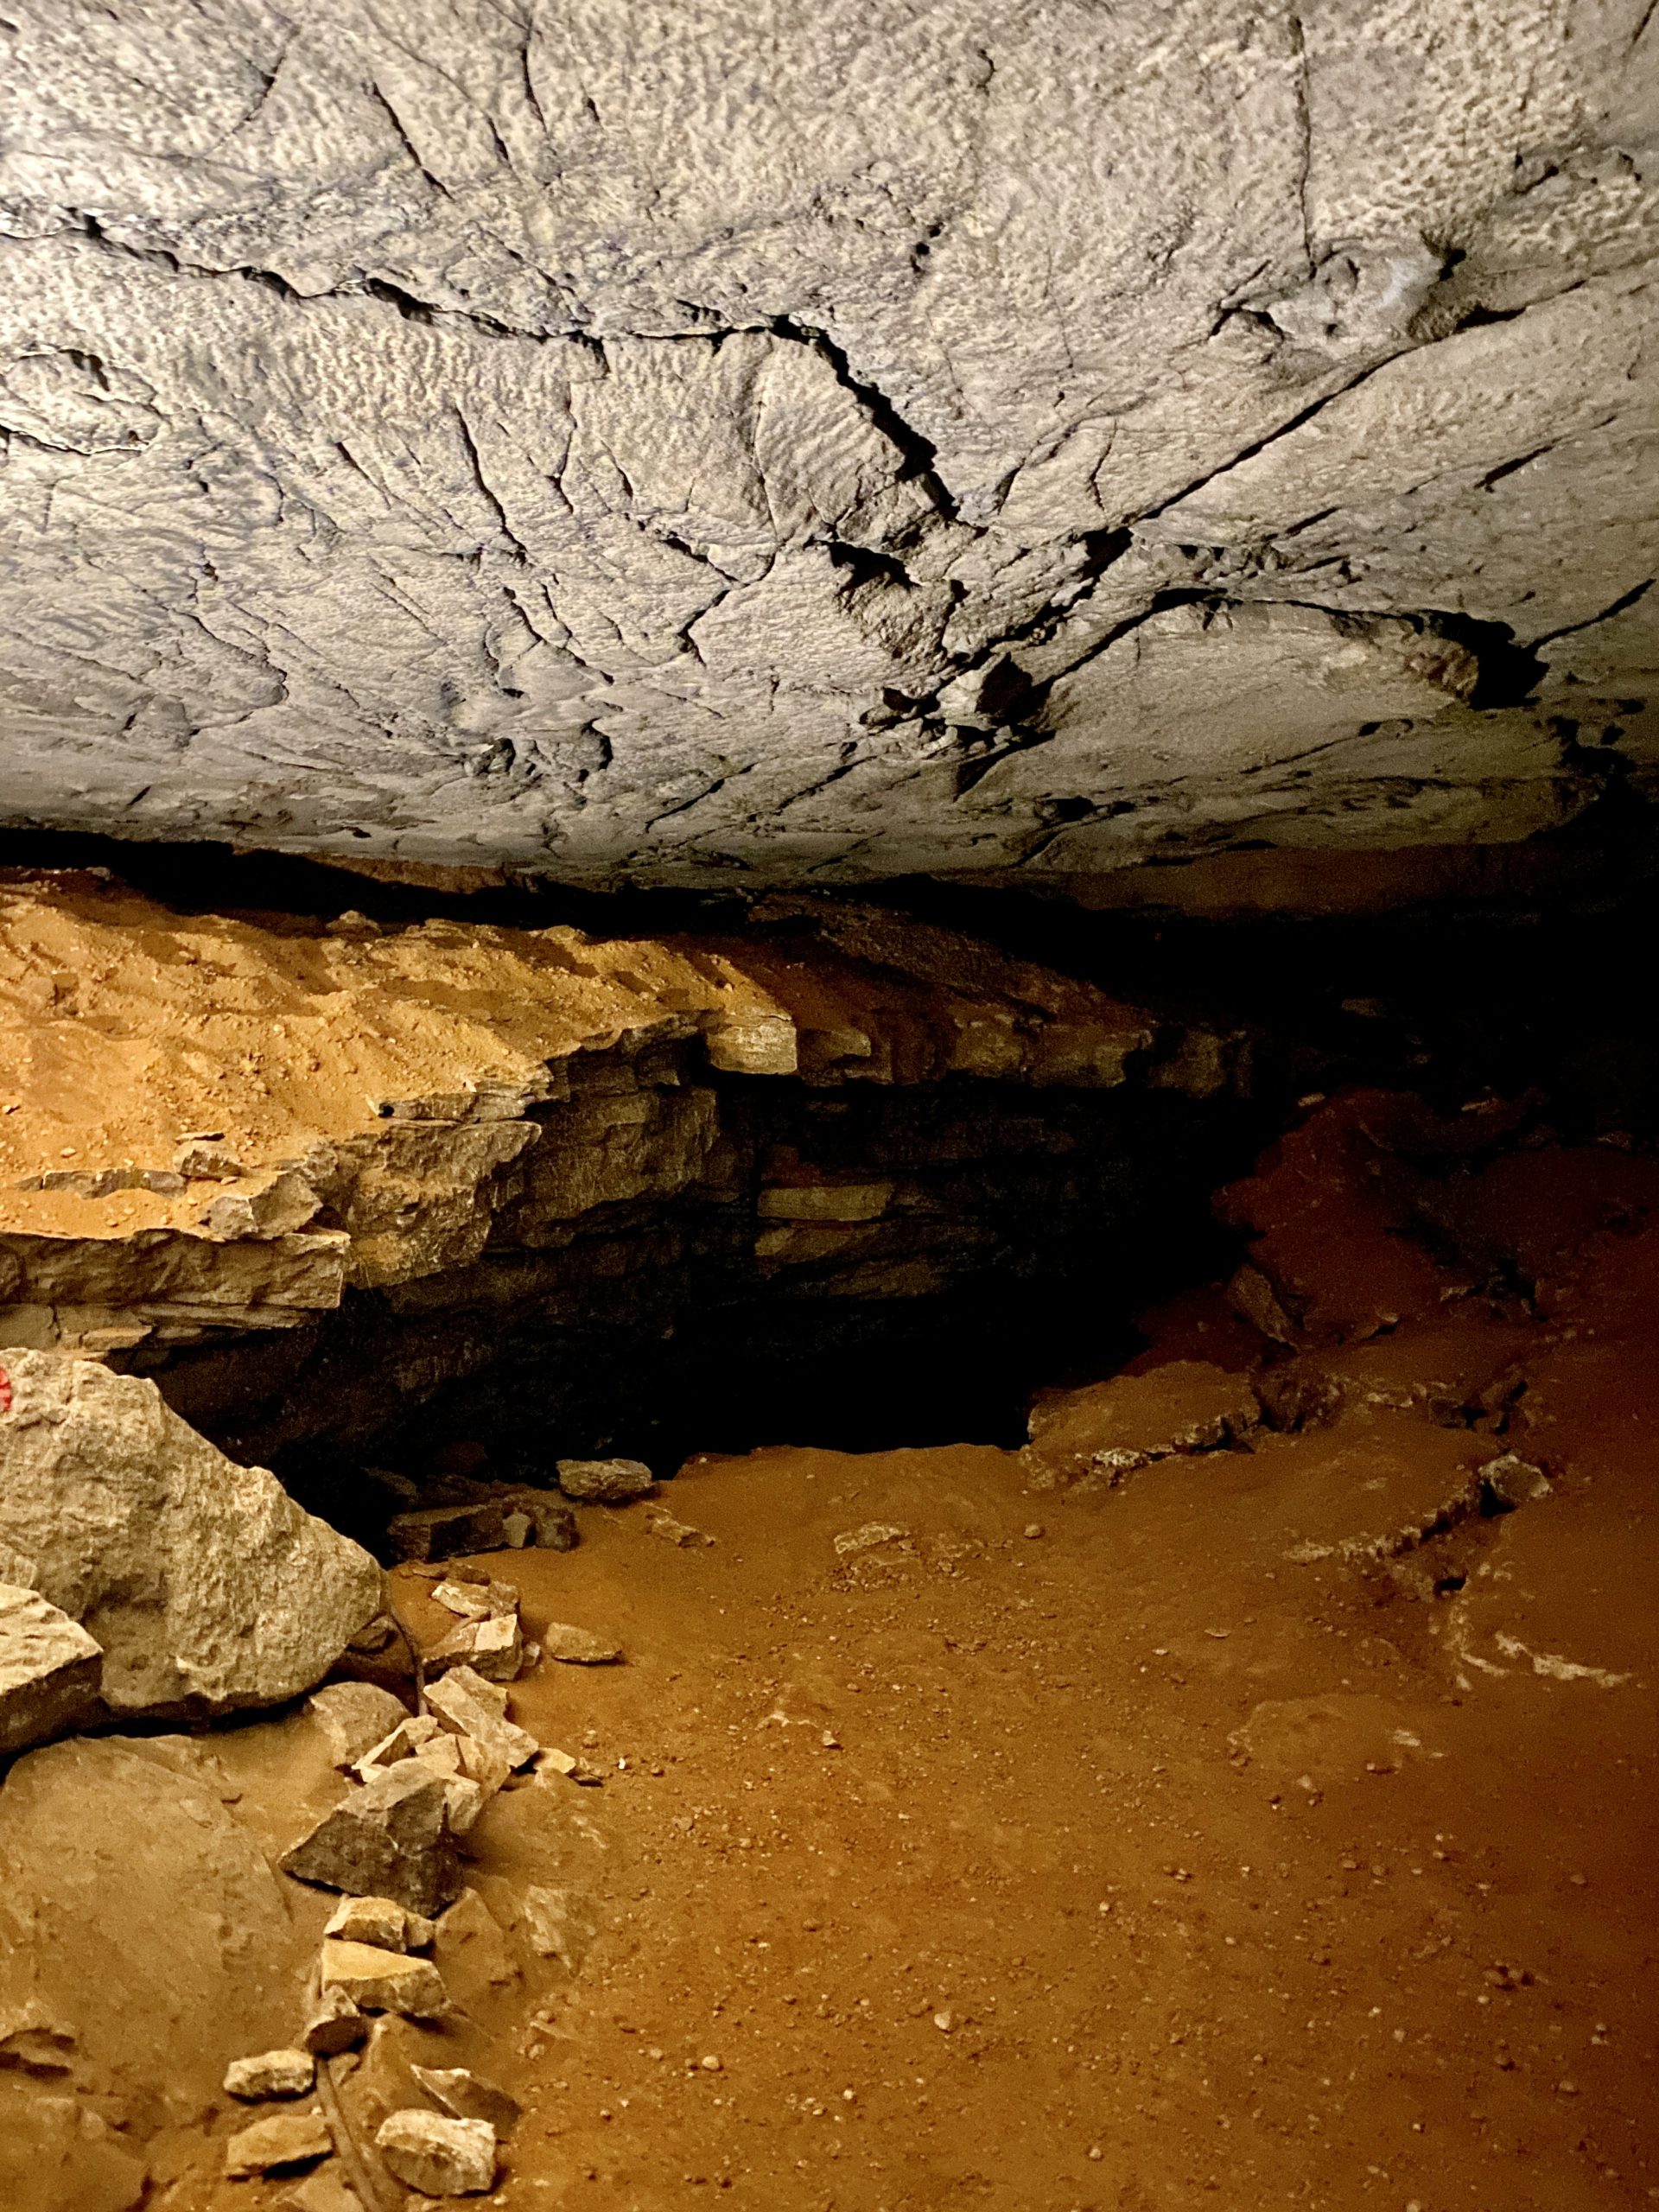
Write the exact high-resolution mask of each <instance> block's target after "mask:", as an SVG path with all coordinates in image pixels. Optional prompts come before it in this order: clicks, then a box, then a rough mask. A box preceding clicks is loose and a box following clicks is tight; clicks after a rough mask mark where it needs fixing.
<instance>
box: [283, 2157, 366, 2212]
mask: <svg viewBox="0 0 1659 2212" xmlns="http://www.w3.org/2000/svg"><path fill="white" fill-rule="evenodd" d="M277 2206H278V2208H279V2212H363V2200H362V2198H361V2197H360V2196H359V2195H358V2193H357V2191H356V2190H354V2189H352V2188H350V2187H348V2186H347V2184H346V2183H345V2182H343V2181H342V2180H341V2179H340V2176H339V2175H338V2174H337V2173H336V2172H335V2171H334V2169H333V2167H332V2166H323V2167H321V2168H320V2169H319V2171H317V2172H316V2173H314V2174H308V2175H307V2176H306V2177H305V2179H304V2180H303V2181H299V2182H296V2183H295V2184H294V2186H293V2187H292V2188H291V2189H289V2190H284V2191H283V2195H282V2196H279V2197H278V2198H277Z"/></svg>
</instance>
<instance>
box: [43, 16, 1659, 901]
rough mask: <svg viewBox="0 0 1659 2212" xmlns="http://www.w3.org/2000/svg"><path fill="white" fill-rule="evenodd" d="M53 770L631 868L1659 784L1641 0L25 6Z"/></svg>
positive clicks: (1520, 801) (1273, 823) (1214, 824)
mask: <svg viewBox="0 0 1659 2212" xmlns="http://www.w3.org/2000/svg"><path fill="white" fill-rule="evenodd" d="M0 52H3V66H0V271H3V275H0V769H3V774H0V818H3V819H4V820H5V821H6V822H8V823H12V824H24V825H30V826H35V827H47V828H71V829H95V830H106V831H114V832H117V833H118V834H120V835H123V836H143V837H157V838H177V839H190V838H213V839H226V838H228V839H231V840H232V841H235V842H241V843H245V844H252V845H261V846H267V847H274V848H278V849H286V850H289V851H296V852H305V853H314V854H321V855H352V856H354V857H357V858H363V859H397V860H401V861H424V862H434V863H442V864H446V865H455V864H469V863H470V864H478V865H485V866H493V867H500V866H509V867H512V868H527V869H531V870H538V871H543V872H545V873H547V874H551V875H554V876H556V877H559V878H563V879H566V880H572V881H592V882H598V883H615V882H629V881H632V882H640V883H670V884H682V885H690V886H702V885H711V886H712V885H719V884H721V883H733V884H739V885H741V884H745V883H754V884H757V885H759V884H766V883H779V882H795V883H806V882H821V883H826V884H833V883H836V882H849V881H855V880H861V879H865V880H868V879H869V878H872V877H881V876H892V875H894V874H899V873H904V872H909V871H926V872H933V873H938V874H987V873H991V872H995V873H997V874H1001V876H1003V877H1006V878H1008V879H1010V880H1021V881H1025V882H1027V883H1033V882H1041V881H1043V880H1049V881H1051V882H1054V881H1059V880H1065V879H1068V878H1076V877H1086V876H1091V875H1096V874H1101V873H1103V872H1106V871H1110V870H1113V869H1116V868H1122V867H1125V866H1127V865H1129V864H1132V863H1135V862H1138V861H1146V860H1149V859H1167V858H1170V857H1173V856H1182V855H1190V854H1200V853H1205V852H1210V851H1214V850H1217V849H1226V848H1229V847H1236V846H1240V845H1260V844H1263V843H1266V844H1269V845H1274V844H1276V845H1287V846H1293V847H1301V848H1325V849H1337V850H1338V851H1342V850H1353V849H1360V848H1367V847H1371V848H1399V847H1402V846H1412V845H1445V844H1457V843H1479V842H1506V841H1510V840H1514V839H1517V838H1522V837H1525V836H1531V835H1534V834H1535V833H1537V832H1540V831H1544V830H1548V829H1553V828H1555V827H1557V826H1558V825H1560V824H1562V823H1567V822H1569V821H1571V820H1573V819H1574V818H1575V817H1581V816H1583V815H1584V814H1585V813H1586V810H1589V809H1590V808H1592V806H1594V805H1596V804H1598V803H1599V802H1605V801H1606V799H1607V798H1609V795H1610V794H1611V793H1613V792H1622V793H1625V794H1632V795H1634V800H1635V803H1637V804H1640V803H1641V802H1642V801H1643V798H1644V797H1645V795H1646V793H1647V792H1648V791H1649V786H1650V785H1653V784H1654V783H1656V782H1659V717H1656V715H1654V713H1653V710H1652V709H1651V707H1650V706H1649V698H1650V696H1659V674H1656V671H1659V590H1656V588H1655V587H1654V579H1655V578H1656V576H1659V472H1656V468H1655V465H1654V462H1655V454H1656V445H1659V376H1656V365H1659V318H1656V314H1655V302H1656V296H1659V13H1656V10H1655V9H1654V8H1653V7H1652V6H1651V4H1649V0H1303V3H1302V4H1300V5H1299V6H1292V5H1281V4H1275V0H1261V4H1250V5H1246V4H1243V0H1126V3H1125V4H1121V5H1114V6H1112V7H1110V8H1108V7H1105V6H1103V5H1101V4H1098V0H814V4H812V5H810V6H808V5H805V4H799V3H798V0H741V4H740V0H626V4H625V0H283V4H281V5H277V4H271V0H11V3H10V5H9V6H8V7H7V9H6V10H5V22H4V24H3V27H0Z"/></svg>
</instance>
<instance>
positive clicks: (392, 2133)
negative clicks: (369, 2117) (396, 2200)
mask: <svg viewBox="0 0 1659 2212" xmlns="http://www.w3.org/2000/svg"><path fill="white" fill-rule="evenodd" d="M374 2140H375V2144H376V2146H377V2148H378V2151H379V2152H380V2155H381V2157H382V2158H384V2159H385V2162H386V2164H387V2166H388V2167H389V2168H390V2169H391V2171H392V2172H393V2173H394V2174H395V2175H396V2176H397V2179H398V2180H399V2181H401V2182H403V2183H406V2184H407V2186H408V2187H409V2188H410V2189H420V2190H425V2191H426V2193H427V2194H428V2196H482V2195H483V2193H484V2192H485V2191H486V2190H488V2189H491V2188H493V2186H494V2183H495V2130H494V2128H493V2127H492V2126H490V2123H489V2122H488V2120H452V2119H449V2118H448V2117H447V2116H445V2115H443V2114H442V2113H432V2112H421V2111H417V2110H415V2109H412V2108H411V2109H410V2110H409V2111H406V2112H395V2113H391V2114H390V2115H389V2117H388V2118H387V2119H385V2120H383V2121H382V2122H381V2124H380V2128H379V2131H378V2133H377V2134H376V2136H375V2139H374Z"/></svg>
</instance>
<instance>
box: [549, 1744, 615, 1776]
mask: <svg viewBox="0 0 1659 2212" xmlns="http://www.w3.org/2000/svg"><path fill="white" fill-rule="evenodd" d="M542 1764H543V1765H544V1766H550V1767H551V1768H552V1770H553V1771H554V1773H555V1774H563V1775H567V1776H569V1779H570V1780H571V1781H572V1782H580V1783H588V1784H592V1783H600V1782H603V1780H604V1779H605V1777H604V1776H603V1775H602V1774H601V1772H600V1770H599V1769H598V1768H597V1767H596V1766H588V1764H586V1763H585V1761H583V1760H582V1759H578V1758H572V1757H571V1756H570V1753H569V1751H555V1750H553V1749H552V1748H551V1746H549V1747H548V1748H547V1749H545V1750H544V1751H543V1753H542Z"/></svg>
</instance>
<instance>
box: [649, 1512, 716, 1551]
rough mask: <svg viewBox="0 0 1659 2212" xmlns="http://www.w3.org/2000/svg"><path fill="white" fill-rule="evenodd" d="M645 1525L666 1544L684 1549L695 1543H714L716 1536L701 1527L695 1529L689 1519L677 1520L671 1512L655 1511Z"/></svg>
mask: <svg viewBox="0 0 1659 2212" xmlns="http://www.w3.org/2000/svg"><path fill="white" fill-rule="evenodd" d="M645 1526H646V1528H647V1529H650V1531H651V1533H652V1535H653V1536H658V1537H660V1538H661V1540H662V1541H663V1542H664V1543H665V1544H677V1545H678V1546H679V1547H680V1548H681V1549H682V1550H685V1549H687V1548H689V1547H690V1546H692V1545H695V1544H712V1543H713V1542H714V1541H715V1540H714V1538H713V1537H712V1536H710V1535H707V1534H705V1532H704V1531H703V1530H702V1529H694V1528H693V1527H692V1526H691V1523H690V1522H689V1521H677V1520H676V1519H675V1518H674V1516H673V1515H672V1514H671V1513H653V1514H652V1516H651V1518H650V1519H649V1520H648V1521H647V1522H646V1523H645Z"/></svg>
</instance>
